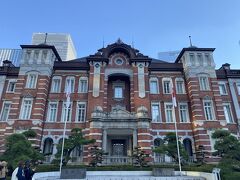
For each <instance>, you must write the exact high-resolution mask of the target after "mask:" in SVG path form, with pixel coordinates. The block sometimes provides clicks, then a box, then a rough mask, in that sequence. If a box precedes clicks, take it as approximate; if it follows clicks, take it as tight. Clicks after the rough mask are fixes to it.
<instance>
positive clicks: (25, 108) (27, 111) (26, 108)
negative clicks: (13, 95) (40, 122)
mask: <svg viewBox="0 0 240 180" xmlns="http://www.w3.org/2000/svg"><path fill="white" fill-rule="evenodd" d="M31 111H32V99H29V98H24V99H23V100H22V107H21V113H20V119H30V116H31Z"/></svg>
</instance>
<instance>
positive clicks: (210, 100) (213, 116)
mask: <svg viewBox="0 0 240 180" xmlns="http://www.w3.org/2000/svg"><path fill="white" fill-rule="evenodd" d="M205 102H206V103H210V104H211V106H210V107H211V109H210V112H211V113H212V119H208V118H207V112H206V110H205ZM207 107H209V106H207ZM203 111H204V115H205V118H206V120H207V121H213V120H215V119H216V117H215V111H214V107H213V101H212V99H210V98H209V97H205V98H204V99H203Z"/></svg>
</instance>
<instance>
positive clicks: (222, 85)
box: [219, 83, 227, 95]
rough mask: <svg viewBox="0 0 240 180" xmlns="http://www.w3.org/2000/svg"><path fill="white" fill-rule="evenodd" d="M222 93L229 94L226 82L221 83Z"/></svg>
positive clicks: (220, 89)
mask: <svg viewBox="0 0 240 180" xmlns="http://www.w3.org/2000/svg"><path fill="white" fill-rule="evenodd" d="M219 91H220V95H227V88H226V84H225V83H219Z"/></svg>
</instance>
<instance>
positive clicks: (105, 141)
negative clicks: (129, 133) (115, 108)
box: [102, 129, 107, 152]
mask: <svg viewBox="0 0 240 180" xmlns="http://www.w3.org/2000/svg"><path fill="white" fill-rule="evenodd" d="M102 134H103V136H102V137H103V140H102V148H103V150H104V151H105V152H107V130H106V129H103V132H102Z"/></svg>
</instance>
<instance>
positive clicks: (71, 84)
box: [65, 77, 75, 93]
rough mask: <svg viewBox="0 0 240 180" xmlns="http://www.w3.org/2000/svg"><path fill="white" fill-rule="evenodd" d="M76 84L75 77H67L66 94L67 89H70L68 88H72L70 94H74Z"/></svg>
mask: <svg viewBox="0 0 240 180" xmlns="http://www.w3.org/2000/svg"><path fill="white" fill-rule="evenodd" d="M74 82H75V78H74V77H67V78H66V83H65V92H67V87H68V86H70V88H71V90H70V92H71V93H73V92H74Z"/></svg>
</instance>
